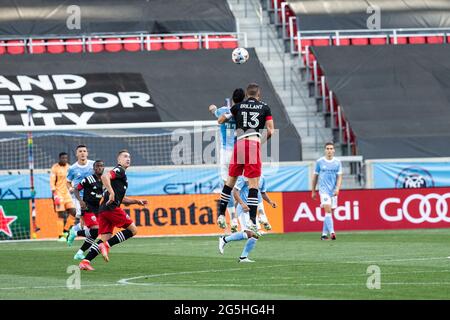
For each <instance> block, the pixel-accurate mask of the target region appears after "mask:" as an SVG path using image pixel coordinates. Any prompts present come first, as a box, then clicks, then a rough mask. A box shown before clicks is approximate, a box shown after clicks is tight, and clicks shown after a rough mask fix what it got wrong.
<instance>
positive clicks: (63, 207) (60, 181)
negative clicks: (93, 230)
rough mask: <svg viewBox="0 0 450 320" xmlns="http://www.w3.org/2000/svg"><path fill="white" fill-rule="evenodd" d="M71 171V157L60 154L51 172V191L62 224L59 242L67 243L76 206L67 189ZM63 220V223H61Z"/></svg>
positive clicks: (63, 153)
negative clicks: (69, 170) (68, 176)
mask: <svg viewBox="0 0 450 320" xmlns="http://www.w3.org/2000/svg"><path fill="white" fill-rule="evenodd" d="M68 169H69V155H68V154H67V153H65V152H61V153H60V154H59V161H58V163H55V164H54V165H53V166H52V168H51V171H50V190H51V191H52V199H53V207H54V208H55V211H56V213H57V214H58V218H59V220H60V222H61V224H62V225H61V226H60V227H59V228H60V230H61V233H60V236H59V239H58V241H64V242H65V241H66V239H67V235H68V231H69V228H70V226H71V225H72V224H73V222H74V221H75V219H74V218H73V217H74V216H75V205H74V204H73V202H72V198H71V197H70V193H69V189H67V171H68ZM61 220H62V221H61Z"/></svg>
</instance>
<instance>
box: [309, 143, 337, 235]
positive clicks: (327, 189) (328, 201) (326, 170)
mask: <svg viewBox="0 0 450 320" xmlns="http://www.w3.org/2000/svg"><path fill="white" fill-rule="evenodd" d="M334 153H335V149H334V144H333V143H332V142H328V143H326V144H325V157H322V158H320V159H318V160H317V161H316V169H315V171H314V175H313V179H312V180H313V185H312V192H311V197H312V198H313V199H316V186H317V182H319V195H320V206H321V207H322V208H324V210H325V220H324V222H323V230H322V236H321V237H320V239H321V240H328V233H329V234H330V237H331V240H336V234H335V232H334V226H333V216H332V210H333V209H336V208H337V197H338V195H339V190H340V189H341V184H342V164H341V161H339V160H338V159H336V158H334Z"/></svg>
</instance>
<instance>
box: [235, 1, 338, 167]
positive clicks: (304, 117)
mask: <svg viewBox="0 0 450 320" xmlns="http://www.w3.org/2000/svg"><path fill="white" fill-rule="evenodd" d="M228 3H229V5H230V7H231V10H232V11H233V13H234V16H235V18H236V22H237V24H238V28H239V32H245V33H246V34H247V40H248V46H249V47H254V48H256V52H257V54H258V57H259V59H260V61H261V62H262V64H263V65H264V68H265V69H266V72H267V74H268V75H269V78H270V80H271V81H272V84H273V86H274V87H275V90H276V91H277V93H278V95H279V96H280V98H281V100H282V101H283V104H284V106H285V107H286V111H287V112H288V115H289V117H290V119H291V121H292V123H293V124H294V126H295V128H296V129H297V131H298V133H299V135H300V137H301V139H302V152H303V160H315V159H317V158H318V157H320V156H322V155H323V145H324V143H325V142H326V141H328V140H331V139H332V135H331V131H330V129H329V128H325V123H324V121H323V116H321V115H318V114H316V112H315V110H316V109H317V107H316V103H315V100H314V98H310V97H309V96H308V91H307V90H306V89H305V87H304V84H303V83H300V79H296V78H294V79H293V81H294V82H297V85H296V88H294V87H292V85H291V75H290V72H291V66H293V65H294V59H293V58H292V57H291V55H290V54H289V53H285V52H284V47H283V42H282V40H280V39H279V38H278V36H277V33H276V31H275V29H274V28H273V27H272V26H271V25H270V24H269V16H268V14H267V12H266V11H262V25H261V19H260V16H261V12H260V11H259V1H257V0H228ZM261 40H262V42H261ZM268 44H269V47H268ZM268 50H269V51H268ZM250 59H251V57H250ZM283 59H284V68H285V70H284V74H285V76H284V79H283ZM294 72H297V71H295V70H294ZM297 73H298V72H297ZM291 90H293V92H294V95H293V96H294V99H293V103H291V102H292V101H291ZM308 124H309V130H308ZM275 125H276V123H275ZM339 152H340V150H337V154H340V153H339Z"/></svg>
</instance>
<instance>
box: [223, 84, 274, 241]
mask: <svg viewBox="0 0 450 320" xmlns="http://www.w3.org/2000/svg"><path fill="white" fill-rule="evenodd" d="M246 95H247V100H245V101H243V102H241V103H238V104H235V105H234V106H233V107H232V108H231V110H230V112H231V113H226V114H223V115H221V116H220V118H219V120H218V122H219V124H222V123H224V122H226V121H227V120H229V119H231V117H234V119H235V121H236V136H237V141H236V143H235V145H234V150H233V157H232V159H231V163H230V167H229V172H228V175H229V176H228V179H227V182H226V183H225V185H224V187H223V189H222V194H221V196H220V203H219V217H218V219H217V223H218V225H219V227H220V228H222V229H225V228H226V222H225V210H226V207H227V205H228V202H229V201H230V198H231V191H232V190H233V187H234V185H235V184H236V181H237V178H238V177H239V176H241V175H242V174H243V175H244V176H245V177H247V178H248V183H249V191H248V198H247V205H248V207H249V214H250V221H251V223H250V225H249V226H248V228H249V230H251V231H252V233H253V235H252V236H254V237H258V236H259V232H258V228H257V226H256V212H257V209H258V186H259V177H260V176H261V151H260V144H261V133H260V131H261V130H263V129H264V127H267V135H266V136H264V137H262V141H265V140H267V139H270V137H271V136H272V134H273V131H274V124H273V119H272V113H271V111H270V108H269V106H268V105H267V104H266V103H264V102H261V101H260V96H261V91H260V88H259V86H258V85H257V84H255V83H251V84H249V85H248V87H247V90H246Z"/></svg>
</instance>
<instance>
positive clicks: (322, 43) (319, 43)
mask: <svg viewBox="0 0 450 320" xmlns="http://www.w3.org/2000/svg"><path fill="white" fill-rule="evenodd" d="M312 45H313V46H316V47H324V46H329V45H330V40H329V39H313V41H312Z"/></svg>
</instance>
